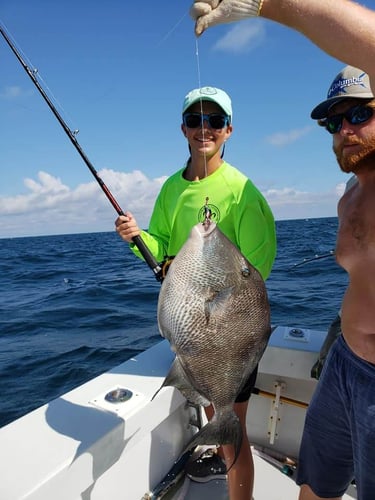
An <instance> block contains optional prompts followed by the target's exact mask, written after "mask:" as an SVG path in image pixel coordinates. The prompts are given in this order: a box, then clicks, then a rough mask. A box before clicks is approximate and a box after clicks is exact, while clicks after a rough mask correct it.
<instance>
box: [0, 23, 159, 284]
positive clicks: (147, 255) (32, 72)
mask: <svg viewBox="0 0 375 500" xmlns="http://www.w3.org/2000/svg"><path fill="white" fill-rule="evenodd" d="M0 33H1V34H2V35H3V37H4V39H5V41H6V42H7V44H8V45H9V47H10V48H11V50H12V52H13V53H14V55H15V56H16V57H17V59H18V61H19V62H20V63H21V65H22V67H23V69H24V70H25V71H26V73H27V74H28V75H29V77H30V78H31V80H32V82H33V83H34V85H35V86H36V88H37V89H38V91H39V93H40V94H41V95H42V97H43V99H44V100H45V101H46V103H47V104H48V107H49V108H50V110H51V111H52V113H53V114H54V115H55V117H56V118H57V120H58V122H59V123H60V125H61V126H62V128H63V129H64V131H65V133H66V134H67V136H68V137H69V139H70V141H71V142H72V144H73V146H74V147H75V148H76V150H77V151H78V153H79V155H80V156H81V158H82V159H83V161H84V162H85V164H86V165H87V167H88V168H89V170H90V172H91V173H92V175H93V176H94V178H95V180H96V181H97V183H98V184H99V186H100V187H101V189H102V191H103V192H104V194H105V195H106V197H107V198H108V200H109V201H110V203H111V204H112V206H113V208H114V209H115V210H116V212H117V213H118V215H124V211H123V210H122V208H121V207H120V205H119V204H118V203H117V201H116V200H115V198H114V197H113V195H112V193H111V192H110V190H109V189H108V187H107V186H106V185H105V183H104V181H103V180H102V179H101V177H99V175H98V172H97V171H96V170H95V168H94V166H93V164H92V163H91V162H90V160H89V159H88V157H87V156H86V154H85V152H84V151H83V149H82V148H81V146H80V144H79V142H78V141H77V138H76V132H72V131H71V130H70V128H69V127H68V126H67V124H66V123H65V121H64V120H63V118H62V116H61V115H60V114H59V112H58V111H57V109H56V108H55V106H54V105H53V103H52V101H51V100H50V98H49V97H48V95H47V93H46V92H45V90H44V89H43V87H42V86H41V85H40V83H39V81H38V79H37V76H36V75H37V73H38V70H37V69H35V68H30V67H29V66H28V65H27V64H26V63H25V61H24V60H23V58H22V56H21V54H20V53H19V51H18V50H17V48H16V47H15V46H14V44H13V43H12V41H11V39H10V37H9V35H8V34H7V32H6V30H5V29H4V28H3V26H2V25H1V24H0ZM132 241H133V243H134V244H135V246H136V247H137V248H138V250H139V251H140V253H141V255H142V257H143V258H144V259H145V261H146V263H147V264H148V265H149V267H150V268H151V269H152V271H153V272H154V275H155V277H156V279H157V280H158V281H162V280H163V271H162V268H161V266H160V264H159V263H158V262H157V261H156V260H155V258H154V256H153V255H152V253H151V252H150V250H149V248H148V247H147V246H146V244H145V242H144V241H143V239H142V237H141V236H134V238H133V239H132Z"/></svg>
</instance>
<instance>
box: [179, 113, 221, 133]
mask: <svg viewBox="0 0 375 500" xmlns="http://www.w3.org/2000/svg"><path fill="white" fill-rule="evenodd" d="M203 120H206V121H208V124H209V126H210V127H211V128H213V129H216V130H219V129H222V128H224V127H225V125H226V124H227V123H228V121H229V117H228V116H226V115H218V114H214V113H212V114H210V115H201V114H200V113H186V114H185V115H184V116H183V122H184V124H185V125H186V127H188V128H198V127H200V126H201V124H202V121H203Z"/></svg>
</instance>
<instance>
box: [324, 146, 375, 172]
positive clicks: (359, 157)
mask: <svg viewBox="0 0 375 500" xmlns="http://www.w3.org/2000/svg"><path fill="white" fill-rule="evenodd" d="M344 144H345V145H349V144H358V145H360V146H361V150H360V151H359V152H358V153H353V154H352V155H351V156H345V157H344V156H343V155H342V152H341V151H340V150H338V149H337V148H335V147H334V148H333V151H334V153H335V155H336V159H337V162H338V164H339V165H340V168H341V170H342V171H343V172H346V173H350V172H352V173H353V174H356V173H358V171H359V170H362V169H371V170H372V169H374V168H375V138H372V139H367V140H365V141H364V140H361V139H355V140H353V141H352V140H351V139H350V138H347V139H346V141H345V143H344Z"/></svg>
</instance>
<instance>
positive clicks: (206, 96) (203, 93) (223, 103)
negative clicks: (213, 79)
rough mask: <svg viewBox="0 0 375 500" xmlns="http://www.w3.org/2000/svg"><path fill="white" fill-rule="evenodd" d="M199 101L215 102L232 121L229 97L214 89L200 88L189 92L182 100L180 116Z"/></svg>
mask: <svg viewBox="0 0 375 500" xmlns="http://www.w3.org/2000/svg"><path fill="white" fill-rule="evenodd" d="M200 101H211V102H215V103H216V104H217V105H218V106H220V107H221V109H222V110H223V111H224V113H225V114H226V115H228V116H229V118H230V120H231V121H232V116H233V112H232V102H231V99H230V97H229V95H228V94H227V93H226V92H224V90H221V89H218V88H216V87H201V88H200V89H194V90H191V91H190V92H189V93H188V94H187V95H186V96H185V99H184V103H183V105H182V114H184V113H185V111H186V110H187V109H188V108H190V106H191V105H192V104H194V103H196V102H200Z"/></svg>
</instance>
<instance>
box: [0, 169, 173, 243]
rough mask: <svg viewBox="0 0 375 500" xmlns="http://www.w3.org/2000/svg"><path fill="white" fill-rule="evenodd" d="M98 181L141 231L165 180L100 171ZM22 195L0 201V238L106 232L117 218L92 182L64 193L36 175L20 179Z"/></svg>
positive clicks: (61, 185) (54, 183)
mask: <svg viewBox="0 0 375 500" xmlns="http://www.w3.org/2000/svg"><path fill="white" fill-rule="evenodd" d="M98 175H99V176H100V178H101V179H102V180H103V181H104V182H105V185H106V186H107V188H108V189H109V190H110V192H111V194H112V196H113V197H114V199H115V200H116V201H117V203H118V204H119V205H120V207H121V208H122V209H123V210H124V211H126V210H130V211H131V212H132V213H133V214H134V216H135V217H136V219H137V221H138V224H139V225H140V226H141V227H147V225H148V222H149V218H150V215H151V212H152V208H153V206H154V202H155V198H156V196H157V194H158V193H159V191H160V188H161V185H162V184H163V182H164V180H165V177H161V178H155V179H149V178H147V177H146V176H145V175H144V174H143V173H142V172H140V171H137V170H136V171H133V172H130V173H123V172H115V171H113V170H102V171H100V172H98ZM24 184H25V187H26V189H27V192H26V193H25V194H22V195H17V196H13V197H0V237H8V236H28V235H30V236H31V235H43V234H62V233H77V232H96V231H111V230H112V229H114V221H115V219H116V217H117V213H116V211H115V209H114V207H112V205H111V203H110V201H109V200H108V199H107V198H106V196H105V194H104V193H103V191H102V190H101V189H100V187H99V185H98V183H97V182H96V181H95V180H93V181H91V182H89V183H87V184H81V185H79V186H77V187H76V188H74V189H73V188H70V187H68V186H67V185H65V184H64V183H63V182H62V181H61V180H60V179H59V178H57V177H54V176H52V175H50V174H48V173H46V172H39V173H38V176H37V180H35V179H29V178H27V179H25V180H24Z"/></svg>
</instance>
